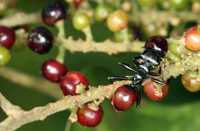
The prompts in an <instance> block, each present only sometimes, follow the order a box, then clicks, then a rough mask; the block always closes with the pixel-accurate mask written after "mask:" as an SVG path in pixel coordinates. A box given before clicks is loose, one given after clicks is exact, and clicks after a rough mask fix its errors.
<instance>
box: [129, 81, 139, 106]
mask: <svg viewBox="0 0 200 131" xmlns="http://www.w3.org/2000/svg"><path fill="white" fill-rule="evenodd" d="M131 87H132V89H133V90H134V91H135V92H136V93H137V101H136V107H138V106H139V105H140V103H141V100H142V90H141V88H142V86H141V85H138V84H137V85H133V84H132V85H131Z"/></svg>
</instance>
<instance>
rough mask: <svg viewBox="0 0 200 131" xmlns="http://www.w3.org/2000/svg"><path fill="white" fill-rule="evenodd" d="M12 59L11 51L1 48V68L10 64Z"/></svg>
mask: <svg viewBox="0 0 200 131" xmlns="http://www.w3.org/2000/svg"><path fill="white" fill-rule="evenodd" d="M10 59H11V54H10V51H9V50H8V49H7V48H5V47H0V66H4V65H6V64H8V62H9V61H10Z"/></svg>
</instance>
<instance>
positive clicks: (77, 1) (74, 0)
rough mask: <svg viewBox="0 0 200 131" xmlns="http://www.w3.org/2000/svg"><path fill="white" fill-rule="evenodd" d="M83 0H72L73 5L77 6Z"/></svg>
mask: <svg viewBox="0 0 200 131" xmlns="http://www.w3.org/2000/svg"><path fill="white" fill-rule="evenodd" d="M83 1H84V0H73V3H74V6H75V7H76V8H79V7H80V6H81V4H82V3H83Z"/></svg>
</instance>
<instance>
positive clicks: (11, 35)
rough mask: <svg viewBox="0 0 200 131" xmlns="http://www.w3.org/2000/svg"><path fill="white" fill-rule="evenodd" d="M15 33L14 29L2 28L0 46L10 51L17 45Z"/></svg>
mask: <svg viewBox="0 0 200 131" xmlns="http://www.w3.org/2000/svg"><path fill="white" fill-rule="evenodd" d="M15 39H16V36H15V32H14V30H13V29H11V28H9V27H5V26H0V46H3V47H5V48H7V49H10V48H11V47H12V46H13V45H14V43H15Z"/></svg>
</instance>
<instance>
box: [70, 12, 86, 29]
mask: <svg viewBox="0 0 200 131" xmlns="http://www.w3.org/2000/svg"><path fill="white" fill-rule="evenodd" d="M73 25H74V27H75V28H76V29H77V30H83V29H85V28H87V27H89V25H90V18H89V16H88V15H87V14H85V13H84V12H77V13H76V14H75V15H74V17H73Z"/></svg>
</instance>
